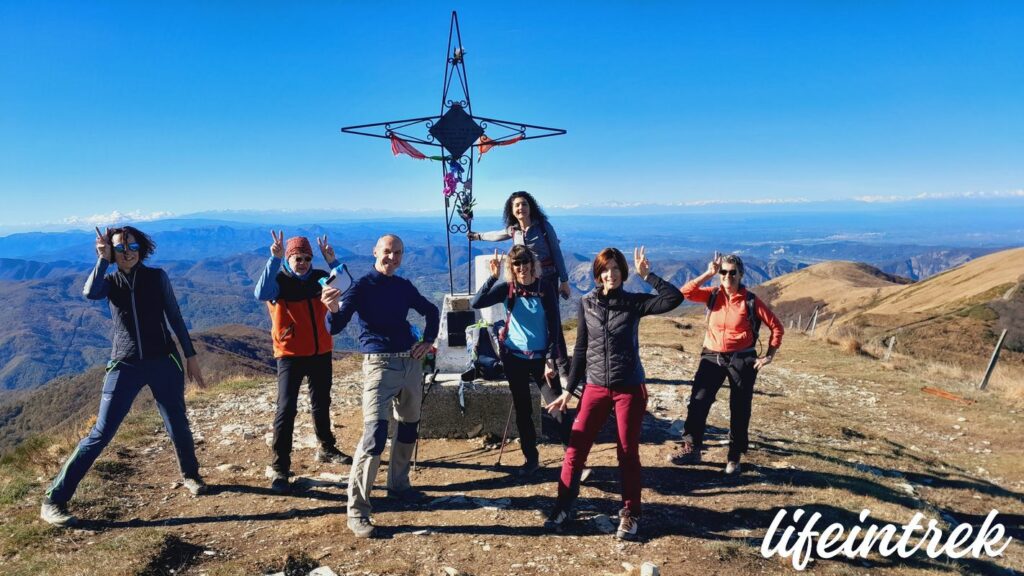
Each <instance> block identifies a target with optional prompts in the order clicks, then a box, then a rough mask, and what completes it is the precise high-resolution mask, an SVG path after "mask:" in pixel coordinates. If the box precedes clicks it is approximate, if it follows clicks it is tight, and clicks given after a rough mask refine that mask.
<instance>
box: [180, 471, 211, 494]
mask: <svg viewBox="0 0 1024 576" xmlns="http://www.w3.org/2000/svg"><path fill="white" fill-rule="evenodd" d="M181 484H182V486H184V487H185V490H188V493H189V494H191V495H193V496H202V495H203V494H206V493H207V492H208V491H209V490H210V488H209V487H208V486H207V485H206V482H203V479H202V478H199V477H198V476H197V477H195V478H182V479H181Z"/></svg>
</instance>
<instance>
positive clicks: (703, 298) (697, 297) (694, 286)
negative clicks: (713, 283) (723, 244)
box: [680, 252, 722, 304]
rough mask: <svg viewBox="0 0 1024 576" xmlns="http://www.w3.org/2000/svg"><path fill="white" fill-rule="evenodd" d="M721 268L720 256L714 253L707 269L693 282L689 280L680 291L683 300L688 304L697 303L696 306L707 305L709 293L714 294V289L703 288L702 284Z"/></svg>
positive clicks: (709, 297)
mask: <svg viewBox="0 0 1024 576" xmlns="http://www.w3.org/2000/svg"><path fill="white" fill-rule="evenodd" d="M721 268H722V255H721V254H719V253H718V252H715V257H714V258H712V259H711V261H710V262H708V269H707V270H706V271H705V272H704V273H703V274H701V275H700V276H697V277H696V278H694V279H693V280H690V281H689V282H687V283H686V284H683V287H682V288H681V289H680V291H681V292H682V293H683V298H686V299H687V300H689V301H690V302H697V303H698V304H707V303H708V300H710V299H711V293H712V292H714V288H705V287H704V283H705V282H707V281H708V280H711V279H712V278H714V277H715V274H718V271H719V270H720V269H721Z"/></svg>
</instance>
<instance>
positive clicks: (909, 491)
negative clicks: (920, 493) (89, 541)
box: [899, 484, 915, 496]
mask: <svg viewBox="0 0 1024 576" xmlns="http://www.w3.org/2000/svg"><path fill="white" fill-rule="evenodd" d="M899 488H900V490H902V491H904V492H906V493H907V494H909V495H911V496H914V495H915V494H914V487H913V486H911V485H910V484H900V485H899Z"/></svg>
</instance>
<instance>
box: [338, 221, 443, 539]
mask: <svg viewBox="0 0 1024 576" xmlns="http://www.w3.org/2000/svg"><path fill="white" fill-rule="evenodd" d="M403 251H404V246H403V244H402V240H401V238H399V237H398V236H395V235H394V234H387V235H384V236H381V238H380V239H379V240H377V245H376V246H375V247H374V249H373V256H374V258H375V260H376V261H375V262H374V265H373V268H374V270H373V271H372V272H370V273H369V274H367V275H365V276H363V277H362V278H360V279H359V280H357V281H356V282H355V283H354V284H353V285H352V287H351V288H349V289H348V290H347V291H346V292H345V293H344V294H342V293H341V292H340V291H338V290H336V289H334V288H331V287H329V286H328V287H326V288H324V291H323V293H322V295H321V300H323V303H324V304H325V305H326V306H327V308H328V310H329V313H328V314H327V323H328V325H329V327H330V331H331V334H337V333H339V332H341V331H342V330H344V329H345V326H347V325H348V323H349V321H350V320H352V315H353V314H356V313H358V314H359V351H360V352H362V353H363V354H364V357H363V375H364V377H365V378H366V381H365V383H364V384H363V437H362V439H361V440H360V441H359V445H358V446H357V447H356V453H355V456H354V457H353V463H352V472H351V476H350V478H349V483H348V527H349V529H350V530H352V532H353V533H355V535H356V536H358V537H361V538H369V537H370V536H372V535H373V524H372V523H371V522H370V510H371V506H370V490H371V488H373V481H374V478H376V476H377V468H378V467H379V466H380V458H381V454H382V453H383V452H384V444H385V443H386V442H387V439H388V416H389V414H388V411H389V410H391V409H392V407H393V409H394V414H395V419H396V420H397V421H398V430H397V431H396V432H395V438H394V439H393V440H392V442H391V457H390V459H389V461H388V483H387V487H388V494H389V496H391V497H394V498H398V499H400V500H406V501H408V500H412V499H416V498H418V497H420V494H419V493H418V492H416V491H414V490H413V489H412V486H411V485H410V484H409V467H410V463H411V461H412V453H413V448H414V446H415V444H416V438H417V435H418V427H419V423H420V404H421V402H422V401H423V388H422V378H423V375H422V367H421V365H420V359H421V358H423V356H424V355H425V354H426V353H427V352H428V351H429V350H430V348H431V347H432V346H433V345H434V339H435V338H437V331H438V327H439V325H440V320H441V316H440V313H439V312H438V310H437V306H435V305H434V304H433V303H431V302H430V301H429V300H427V299H426V298H424V297H423V296H422V295H421V294H420V293H419V291H418V290H416V287H415V286H413V284H412V282H410V281H408V280H406V279H405V278H402V277H399V276H395V271H396V270H398V267H399V266H401V264H402V253H403ZM410 309H413V310H415V311H416V312H418V313H420V314H421V315H422V316H423V317H424V318H425V319H426V327H425V328H424V330H423V339H422V341H419V342H417V341H416V339H415V337H414V336H413V334H412V326H411V325H410V324H409V321H408V320H406V316H408V314H409V310H410Z"/></svg>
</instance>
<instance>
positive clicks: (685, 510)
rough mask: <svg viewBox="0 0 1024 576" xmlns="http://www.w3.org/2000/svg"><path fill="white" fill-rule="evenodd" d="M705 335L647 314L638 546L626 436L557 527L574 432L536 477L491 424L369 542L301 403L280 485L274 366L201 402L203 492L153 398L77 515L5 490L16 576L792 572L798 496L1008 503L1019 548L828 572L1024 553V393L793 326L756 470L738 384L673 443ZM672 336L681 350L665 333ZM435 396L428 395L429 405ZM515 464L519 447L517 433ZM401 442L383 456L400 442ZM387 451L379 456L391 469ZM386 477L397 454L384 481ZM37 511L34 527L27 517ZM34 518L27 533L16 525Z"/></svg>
mask: <svg viewBox="0 0 1024 576" xmlns="http://www.w3.org/2000/svg"><path fill="white" fill-rule="evenodd" d="M697 340H698V337H697V335H696V334H695V333H694V332H693V331H692V330H685V329H682V328H680V324H678V323H676V322H675V321H672V320H668V319H652V320H650V321H645V323H644V325H643V331H642V356H643V360H644V363H645V366H646V369H647V374H648V376H649V378H650V383H649V386H648V388H649V393H650V403H649V407H648V410H649V414H648V416H647V417H646V420H645V422H644V427H645V432H644V443H643V446H642V449H641V455H642V461H643V462H644V464H645V469H644V481H645V491H644V506H645V509H644V516H643V519H642V522H641V533H642V535H643V536H644V540H643V541H642V542H640V543H620V542H617V541H616V540H614V539H613V537H612V536H611V535H610V534H609V533H608V532H609V530H610V529H611V530H612V531H613V530H614V525H615V523H616V522H617V518H615V515H616V514H617V512H618V509H619V507H620V506H619V497H618V474H617V469H616V467H615V448H614V444H610V443H607V442H606V443H603V444H599V445H597V446H596V447H595V449H594V451H593V453H592V456H591V460H590V464H591V465H592V466H593V467H594V468H595V474H594V476H593V478H591V479H590V480H589V481H588V482H587V483H586V484H585V485H584V487H583V490H582V494H581V499H580V506H579V511H580V513H579V519H578V520H577V522H576V523H575V525H574V526H573V528H572V529H571V530H569V531H568V533H567V534H566V535H562V536H554V535H549V534H546V533H544V532H543V530H542V529H541V524H542V522H543V514H544V512H546V511H547V510H548V509H550V507H551V505H552V502H553V499H554V495H555V481H556V477H557V473H558V467H559V465H560V463H561V456H562V449H561V447H560V446H559V445H557V444H546V445H544V446H542V447H541V457H542V462H543V464H544V466H545V468H544V470H543V472H542V473H541V474H540V475H539V476H538V479H537V481H536V482H532V483H529V484H525V485H524V484H520V483H518V482H517V481H516V480H515V479H514V477H513V476H512V472H513V471H512V470H510V469H508V468H505V469H496V468H495V466H494V464H495V460H496V458H497V451H496V450H494V449H492V448H489V447H487V446H485V445H484V442H482V441H481V440H480V439H471V440H429V441H424V442H423V443H422V444H421V446H420V461H421V463H420V468H419V470H418V471H417V472H416V473H415V474H414V477H413V483H414V484H415V485H416V486H417V487H419V488H421V489H422V490H424V491H426V492H427V493H428V494H429V495H430V496H431V497H432V498H433V501H432V502H431V503H430V504H429V505H428V506H426V507H415V508H410V507H404V506H401V505H397V504H394V503H391V502H389V501H387V500H386V499H385V498H384V497H383V496H384V494H383V490H380V489H379V490H377V491H375V492H374V494H375V495H376V496H378V498H376V499H375V500H374V503H375V506H376V509H375V515H374V520H375V522H376V524H377V526H378V531H379V537H378V538H375V539H373V540H369V541H365V540H357V539H356V538H354V537H353V536H352V534H351V533H350V532H349V531H348V530H347V529H346V528H345V523H344V511H345V490H344V482H345V473H346V472H347V467H340V466H336V465H325V464H321V465H317V464H314V463H313V462H312V457H313V451H314V449H313V447H312V444H313V441H312V428H311V424H310V419H309V416H308V414H307V413H306V412H305V411H304V410H303V409H302V408H303V407H302V406H300V415H299V418H298V423H297V424H298V425H297V428H296V439H297V445H298V446H299V447H298V448H297V449H296V451H295V453H294V455H293V461H294V463H295V472H296V474H297V477H296V479H295V484H296V486H297V489H296V491H295V492H294V494H292V495H290V496H277V495H274V494H272V493H271V492H270V491H269V489H268V481H267V480H266V479H265V478H264V469H265V466H266V464H267V463H268V462H269V448H268V447H267V444H266V442H265V434H266V433H267V432H269V430H270V423H271V420H272V418H273V410H274V384H273V383H272V382H270V381H265V382H259V383H256V384H253V385H249V386H238V385H235V386H234V387H232V388H229V389H227V390H223V389H222V390H220V391H218V390H216V389H215V390H213V391H211V392H207V393H204V394H201V395H199V396H197V397H195V398H193V399H192V401H191V406H192V408H191V418H192V422H193V426H194V429H195V431H196V432H197V437H200V438H201V441H200V444H199V446H198V449H199V458H200V461H201V462H202V463H203V465H204V467H203V473H204V475H205V477H206V478H207V480H208V481H209V483H210V484H211V487H212V488H213V490H212V492H213V493H212V494H211V495H209V496H205V497H201V498H192V497H189V496H188V495H187V494H186V493H185V492H184V491H183V490H182V489H181V488H180V487H177V486H176V485H175V484H174V478H175V476H176V472H175V469H176V465H175V463H174V456H173V449H172V447H171V445H170V443H169V441H167V440H166V436H165V435H164V434H163V432H162V430H161V429H160V425H159V420H158V419H156V418H155V417H154V416H153V415H143V416H136V417H135V422H134V423H133V424H131V425H129V427H128V428H127V429H126V430H125V431H124V433H123V434H122V435H121V436H119V437H118V438H117V439H116V440H115V442H114V443H113V445H112V446H111V447H110V449H108V451H107V453H106V454H105V455H104V457H103V458H102V459H101V461H100V463H99V464H98V466H97V470H96V471H95V472H94V473H92V474H91V475H90V476H89V477H88V478H87V481H86V482H85V483H83V487H82V490H81V492H80V493H79V495H78V497H77V499H76V500H75V501H74V502H73V505H72V511H73V512H74V513H76V514H78V515H80V516H81V517H83V518H87V519H89V522H87V523H86V525H85V526H84V527H83V528H80V529H77V530H67V531H58V530H53V529H50V528H46V527H44V526H42V525H41V523H40V522H39V521H38V520H35V519H34V515H35V514H36V513H37V506H38V496H39V493H40V492H41V489H42V481H43V480H44V478H43V476H40V478H39V479H38V480H39V482H40V487H39V490H36V491H35V492H33V493H31V494H30V495H28V496H27V497H26V498H24V499H23V500H22V501H21V502H19V503H17V504H15V505H12V506H9V507H8V510H7V513H6V514H5V519H4V520H3V521H2V522H3V523H4V524H5V525H6V526H4V531H3V533H2V535H3V538H4V540H5V542H4V555H3V556H2V560H0V563H3V564H5V565H6V567H5V568H3V570H2V571H3V572H4V573H7V574H22V573H25V574H28V573H42V572H45V573H50V574H159V573H168V574H169V573H171V572H170V571H169V570H171V569H174V570H175V572H174V573H177V574H211V575H212V574H254V573H266V572H275V571H281V570H284V569H285V567H286V566H285V564H286V558H288V557H289V556H291V560H290V562H291V565H290V566H292V567H295V566H303V565H305V566H318V565H324V566H329V567H330V568H331V569H332V570H334V571H335V572H336V573H338V574H443V571H442V570H443V568H444V567H446V566H448V567H454V568H456V569H459V570H462V571H464V572H466V573H469V574H481V575H489V574H495V575H497V574H567V575H570V574H580V575H587V576H598V575H601V574H605V573H610V574H622V573H624V572H625V570H626V569H625V568H624V567H623V565H622V563H624V562H627V563H630V564H632V565H634V566H635V567H637V568H638V567H639V566H640V565H641V564H642V563H643V562H645V561H649V562H653V563H654V564H656V565H658V566H659V567H660V569H661V573H662V574H666V575H675V574H700V575H708V574H752V573H758V574H760V573H765V574H773V573H792V572H793V569H792V568H791V567H788V563H787V562H782V561H779V559H777V558H772V559H765V558H762V557H761V555H760V553H759V550H758V546H759V545H760V542H761V539H762V538H763V537H764V536H765V532H766V530H767V528H768V526H769V524H770V523H771V521H772V519H773V517H774V515H775V512H776V511H777V510H778V509H779V508H782V507H786V508H789V509H790V510H793V509H795V508H803V509H804V510H805V511H807V512H812V511H817V512H821V513H822V514H823V516H824V520H823V522H825V523H829V522H835V521H839V522H843V523H844V524H845V525H846V526H848V527H852V526H854V525H856V524H857V518H856V516H857V514H858V513H859V512H860V511H861V509H862V508H868V509H870V510H871V516H872V518H874V519H875V520H876V521H884V522H893V523H897V524H902V523H904V522H906V521H908V520H909V519H910V518H911V516H913V514H914V512H915V511H921V512H923V513H924V514H926V516H928V517H934V518H940V519H941V520H942V525H943V527H944V528H945V527H946V523H948V522H956V523H959V522H971V523H974V524H980V523H981V521H982V520H983V519H984V517H985V515H986V514H987V513H988V512H989V510H991V509H998V510H999V512H1000V519H1001V521H1002V522H1003V523H1004V524H1005V525H1006V527H1007V529H1008V530H1009V531H1010V535H1011V536H1013V537H1014V538H1015V541H1014V542H1013V543H1012V544H1011V545H1010V547H1009V548H1007V549H1006V552H1005V553H1004V557H1003V558H1001V559H996V560H993V559H987V558H981V559H967V560H943V559H940V560H931V559H929V558H928V557H927V556H926V555H924V554H918V555H916V556H914V557H912V558H911V559H908V560H899V559H885V558H881V557H879V556H878V555H877V554H875V555H872V556H871V557H870V558H869V559H868V560H864V561H860V560H858V561H846V560H844V561H836V560H828V561H818V562H815V563H813V564H812V565H811V567H810V568H809V570H808V573H814V574H863V573H871V574H953V573H961V572H962V573H991V574H1008V573H1012V572H1010V571H1009V570H1016V571H1018V572H1019V571H1022V570H1024V547H1022V546H1021V544H1020V540H1021V538H1024V529H1022V525H1024V522H1022V519H1024V473H1022V470H1024V465H1022V464H1021V462H1022V456H1024V454H1022V452H1024V448H1022V446H1021V443H1020V441H1019V438H1018V437H1014V436H1011V435H1010V434H1009V432H1011V431H1015V430H1020V421H1021V410H1022V408H1021V407H1019V406H1018V407H1013V406H1006V405H1003V404H1001V400H1000V399H999V398H997V397H995V396H992V395H981V394H975V396H976V397H977V398H978V399H979V401H978V402H976V403H975V404H973V405H970V406H961V405H959V404H955V403H952V402H950V401H948V400H943V399H940V398H936V397H933V396H928V395H925V394H922V393H921V392H920V390H919V389H920V387H921V386H922V385H924V384H930V385H935V386H940V387H943V388H947V389H950V390H953V391H955V392H957V393H959V394H968V392H967V391H966V389H964V388H962V387H959V385H958V384H955V383H949V382H931V383H927V382H923V381H921V380H919V379H917V378H915V377H914V376H913V375H910V374H907V373H902V372H895V371H892V370H888V369H886V368H884V367H883V366H881V364H880V363H879V362H877V361H875V360H872V359H870V358H865V357H862V356H847V355H843V354H841V353H840V352H838V350H836V349H834V348H831V347H828V346H827V345H825V344H822V343H820V342H817V341H811V340H808V339H805V338H803V337H801V336H796V335H794V336H790V337H788V338H787V341H786V343H785V344H784V347H783V350H782V353H781V354H780V356H779V360H778V361H777V362H776V363H775V364H774V365H772V366H770V367H769V368H767V369H766V370H765V371H764V372H763V373H762V374H761V376H760V377H759V379H758V385H757V394H756V396H755V399H754V402H755V409H754V417H753V421H752V426H751V431H752V434H751V439H752V443H753V446H752V451H751V453H750V454H749V456H748V458H746V460H745V462H744V473H743V474H742V475H741V476H739V477H726V476H725V475H724V474H723V473H722V471H723V468H724V459H725V447H724V446H723V445H721V443H722V442H723V441H724V439H725V434H726V430H725V429H724V427H725V426H727V422H728V417H727V416H728V415H727V407H728V391H727V390H723V391H722V392H721V393H720V394H719V398H718V402H716V404H715V406H714V409H713V411H712V414H711V417H710V419H709V423H710V424H711V429H710V433H709V443H710V448H709V450H708V451H707V452H706V453H705V461H704V463H703V464H701V465H698V466H694V467H690V468H685V469H684V468H678V467H675V466H672V465H670V464H668V463H667V462H666V461H665V458H664V456H665V454H666V453H667V452H669V451H670V449H671V438H673V437H675V434H674V429H673V426H676V427H678V425H679V422H677V419H679V418H681V417H683V416H684V415H685V403H686V400H687V396H688V394H689V389H690V378H691V377H692V374H693V371H694V368H695V360H696V359H695V357H694V355H693V354H690V353H687V352H682V351H680V350H678V349H677V348H678V344H680V343H682V344H683V345H684V346H692V345H693V344H695V343H696V342H697ZM653 343H665V344H666V345H672V346H675V347H662V346H656V345H652V344H653ZM354 366H355V364H354V363H351V362H350V363H347V364H346V365H345V368H344V369H345V370H348V372H347V373H345V374H342V375H340V376H338V377H337V378H336V385H335V390H334V397H335V400H334V401H335V404H334V408H333V412H334V416H335V422H336V428H337V429H336V433H337V435H338V437H339V446H341V447H342V449H343V450H344V451H345V452H348V453H351V452H352V451H353V448H354V446H355V443H356V441H357V440H358V436H359V433H360V414H359V407H358V406H359V404H358V390H359V374H358V373H357V372H355V371H352V368H354ZM427 409H429V404H428V406H427ZM510 448H511V452H506V454H505V460H504V462H505V463H506V464H508V465H511V466H512V467H514V466H516V465H518V464H519V463H521V461H522V456H521V454H520V453H519V452H518V450H517V449H516V446H515V445H513V446H511V447H510ZM385 454H386V453H385ZM382 468H383V467H382ZM383 479H384V471H383V470H382V472H381V474H380V476H379V477H378V486H379V487H381V484H380V483H382V482H383ZM22 524H24V525H25V526H24V529H23V530H21V531H20V532H19V531H18V530H16V529H15V527H16V525H18V526H20V525H22ZM19 534H20V536H19Z"/></svg>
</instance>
